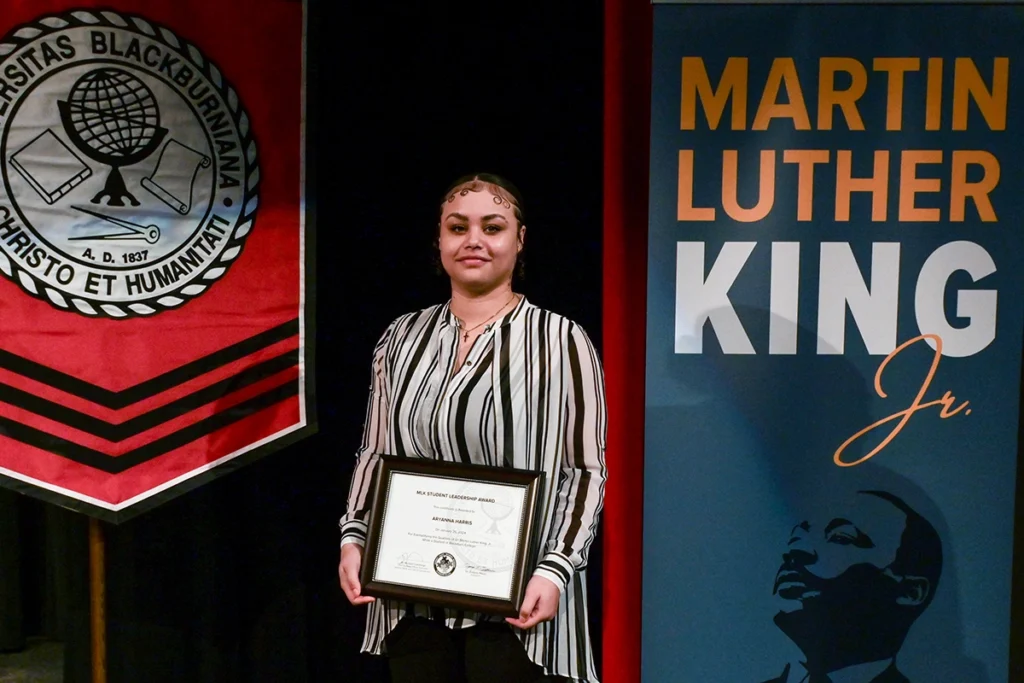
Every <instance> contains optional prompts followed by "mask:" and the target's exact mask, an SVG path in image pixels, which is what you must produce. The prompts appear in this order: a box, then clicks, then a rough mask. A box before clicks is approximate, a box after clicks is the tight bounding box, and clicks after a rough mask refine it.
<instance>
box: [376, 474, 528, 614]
mask: <svg viewBox="0 0 1024 683" xmlns="http://www.w3.org/2000/svg"><path fill="white" fill-rule="evenodd" d="M387 491H388V493H387V507H386V509H385V513H384V516H383V523H382V524H381V531H380V543H379V546H378V551H377V562H376V565H375V568H374V576H373V578H374V580H376V581H383V582H386V583H393V584H401V585H405V586H415V587H420V588H432V589H435V590H441V591H454V592H458V593H465V594H467V595H476V596H481V597H487V598H496V599H499V600H509V599H511V597H512V579H513V572H514V570H515V560H516V553H517V551H518V544H519V537H520V528H521V525H522V523H523V506H524V505H525V501H526V493H527V487H526V486H521V485H516V484H492V483H485V482H476V481H466V480H464V479H449V478H447V477H438V476H427V475H422V474H414V473H410V472H392V473H391V474H390V482H389V484H388V487H387Z"/></svg>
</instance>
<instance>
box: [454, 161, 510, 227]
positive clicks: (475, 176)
mask: <svg viewBox="0 0 1024 683" xmlns="http://www.w3.org/2000/svg"><path fill="white" fill-rule="evenodd" d="M482 190H490V191H491V192H492V193H493V194H494V196H495V203H497V202H498V198H500V199H502V200H504V202H505V208H506V209H512V213H513V214H515V217H516V220H517V221H519V225H520V226H522V225H523V224H524V223H525V222H526V221H525V218H524V213H523V195H522V193H520V192H519V188H518V187H516V186H515V185H513V184H512V183H511V182H510V181H508V180H506V179H505V178H502V177H501V176H500V175H497V174H494V173H471V174H469V175H464V176H462V177H460V178H456V180H455V182H453V183H452V184H451V185H449V186H448V189H447V190H445V193H444V194H443V195H442V196H441V207H442V210H443V207H444V205H445V204H447V203H448V202H452V201H455V195H456V194H461V195H462V196H465V195H467V194H468V193H470V192H480V191H482Z"/></svg>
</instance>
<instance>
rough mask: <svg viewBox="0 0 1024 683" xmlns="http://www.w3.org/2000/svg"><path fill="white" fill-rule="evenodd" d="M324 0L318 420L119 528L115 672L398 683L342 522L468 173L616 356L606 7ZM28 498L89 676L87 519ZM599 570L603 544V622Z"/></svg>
mask: <svg viewBox="0 0 1024 683" xmlns="http://www.w3.org/2000/svg"><path fill="white" fill-rule="evenodd" d="M414 5H415V6H414ZM309 7H310V17H309V45H310V48H309V62H308V77H307V78H308V87H309V106H308V125H309V133H308V140H309V144H308V149H309V159H308V161H309V163H308V173H309V178H308V181H309V192H308V194H309V199H308V201H309V208H310V215H311V218H312V219H313V220H314V221H315V225H316V236H315V239H316V254H317V259H316V260H317V263H316V269H317V272H316V275H315V280H314V284H313V286H312V288H311V289H310V293H311V294H312V295H313V296H314V298H315V308H316V323H315V325H316V329H315V344H316V362H315V379H316V391H317V394H318V396H317V402H318V408H317V413H318V418H319V424H320V431H319V433H318V434H317V435H316V436H314V437H312V438H310V439H307V440H305V441H302V442H299V443H298V444H295V445H293V446H290V447H288V448H286V449H284V450H282V451H279V452H277V453H275V454H273V455H271V456H268V457H266V458H265V459H263V460H261V461H258V462H257V463H255V464H252V465H249V466H247V467H245V468H243V469H241V470H239V471H237V472H234V473H231V474H229V475H226V476H223V477H221V478H220V479H218V480H216V481H214V482H213V483H210V484H208V485H206V486H203V487H201V488H199V489H198V490H196V491H193V492H190V493H188V494H185V495H183V496H181V497H179V498H177V499H175V500H173V501H171V502H169V503H166V504H164V505H163V506H161V507H159V508H157V509H155V510H153V511H150V512H147V513H145V514H143V515H141V516H140V517H138V518H135V519H133V520H131V521H129V522H126V523H124V524H122V525H120V526H116V527H115V526H109V525H106V533H107V556H108V570H107V582H108V653H109V654H108V659H109V661H108V669H109V674H108V678H109V683H127V682H129V681H131V682H133V683H134V682H135V681H138V680H140V679H143V678H144V679H145V680H147V681H151V682H152V683H161V682H163V681H167V682H168V683H170V682H172V681H173V682H174V683H181V682H182V681H187V682H188V683H205V682H210V683H214V682H215V683H234V682H239V683H257V682H259V683H262V682H266V683H283V682H285V681H287V682H288V683H304V682H310V683H313V682H320V681H346V682H352V683H356V682H359V681H377V680H386V677H383V673H384V671H383V669H382V667H381V663H380V662H379V661H377V659H376V658H371V657H369V656H366V655H359V654H358V650H359V646H360V642H361V638H362V628H363V619H364V613H365V609H355V608H352V607H350V606H349V605H348V604H347V602H346V601H345V600H344V597H343V595H342V593H341V590H340V588H339V587H338V580H337V562H338V542H339V535H338V530H337V519H338V517H339V516H340V515H341V514H342V513H343V511H344V501H345V494H346V492H347V488H348V482H349V477H350V475H351V471H352V466H353V465H354V453H355V450H356V448H357V446H358V442H359V438H360V430H361V426H362V419H363V412H364V409H365V401H366V398H367V389H368V387H369V380H370V360H371V355H372V348H373V345H374V343H375V342H376V340H377V338H378V337H379V335H380V334H381V333H382V332H383V330H384V328H385V327H386V326H387V324H388V323H389V322H390V321H391V320H392V319H394V318H395V317H396V316H398V315H399V314H401V313H404V312H406V311H409V310H414V309H419V308H423V307H425V306H429V305H432V304H434V303H438V302H440V301H444V300H445V299H447V297H448V295H449V291H448V288H447V281H446V279H445V278H444V277H443V276H441V275H438V274H437V273H436V272H435V266H434V261H433V259H432V252H431V250H432V240H433V238H434V236H435V229H436V227H435V226H436V222H437V216H438V210H439V205H440V199H441V195H442V193H443V192H444V190H445V189H446V187H447V186H448V184H449V182H450V181H451V180H453V179H454V178H455V177H457V176H459V175H462V174H464V173H468V172H474V171H480V170H484V171H490V172H496V173H499V174H502V175H505V176H506V177H508V178H509V179H511V180H512V181H513V182H514V183H516V184H517V185H518V186H519V187H520V189H521V190H522V192H523V195H524V198H525V212H526V219H527V220H526V224H527V235H526V249H525V254H526V259H527V261H526V263H527V266H526V279H525V280H524V281H523V282H522V283H521V285H520V286H519V290H520V291H523V292H524V293H525V294H526V295H527V297H528V298H529V299H530V300H531V301H532V302H533V303H535V304H537V305H539V306H542V307H544V308H548V309H551V310H554V311H557V312H559V313H562V314H564V315H567V316H569V317H570V318H572V319H574V320H576V321H577V322H579V323H580V324H581V325H583V327H584V328H585V329H586V330H587V331H588V332H589V334H590V336H591V338H592V339H593V340H594V342H595V344H597V345H598V347H599V349H600V338H601V328H600V323H601V320H600V314H601V308H600V307H601V182H602V172H601V163H602V157H601V123H602V106H601V105H602V26H601V17H602V4H601V3H600V2H572V3H570V2H543V3H535V2H529V3H515V4H513V3H507V4H505V3H499V2H479V3H466V4H456V3H446V2H421V3H394V2H335V1H334V0H313V1H311V2H310V4H309ZM262 135H263V136H271V135H273V131H263V132H262ZM267 172H272V170H268V171H267ZM257 229H258V228H257ZM15 508H16V509H17V514H18V516H19V517H20V519H21V521H20V522H19V523H20V525H21V529H22V534H21V535H22V539H23V541H22V551H23V555H24V558H23V559H24V562H23V563H22V571H23V574H24V577H23V579H24V587H25V588H24V591H23V595H24V596H25V598H26V600H25V601H24V602H25V603H26V605H27V606H26V616H25V625H26V630H27V632H28V634H30V635H31V634H32V633H44V634H48V635H55V636H58V637H61V638H63V639H64V640H65V642H66V655H67V656H66V660H67V661H66V667H65V668H66V677H65V680H66V681H67V683H82V682H86V681H89V680H90V678H89V676H90V674H89V670H90V669H89V659H88V652H89V640H88V638H89V630H88V623H89V622H88V592H87V591H88V584H87V580H88V575H87V545H86V538H87V529H86V527H87V524H86V520H85V519H84V518H83V517H81V516H79V515H74V514H72V513H67V512H64V511H61V510H57V509H56V508H50V507H48V506H44V505H43V504H41V503H37V502H35V501H30V500H28V499H20V500H18V501H17V503H16V504H15ZM47 553H48V554H49V555H47ZM600 563H601V551H600V539H599V540H598V543H597V547H595V549H594V551H593V552H592V554H591V572H592V577H593V578H592V581H593V582H592V584H591V600H592V603H591V614H592V615H594V616H595V617H596V615H599V614H600V604H599V603H600V595H601V583H600ZM54 567H57V568H58V570H55V569H54ZM592 628H593V629H594V632H595V637H596V640H597V641H598V642H596V643H595V646H596V647H597V648H598V650H599V647H600V643H599V639H600V624H599V623H597V621H596V618H595V621H594V623H593V624H592Z"/></svg>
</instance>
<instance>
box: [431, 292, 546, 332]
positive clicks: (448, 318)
mask: <svg viewBox="0 0 1024 683" xmlns="http://www.w3.org/2000/svg"><path fill="white" fill-rule="evenodd" d="M529 306H530V302H528V301H527V300H526V295H525V294H520V295H519V303H517V304H516V305H515V306H514V307H513V308H512V310H511V311H509V312H508V313H506V314H505V315H503V316H502V317H500V318H498V320H497V321H496V322H493V323H491V324H490V326H489V327H488V329H493V328H494V327H507V326H508V325H511V324H512V323H513V322H514V321H516V320H518V319H519V318H520V317H522V315H523V311H525V310H526V308H527V307H529ZM458 325H459V321H458V319H457V318H456V317H455V314H454V313H452V300H451V299H449V300H448V301H446V302H445V304H444V307H443V308H442V310H441V328H442V329H443V328H445V327H448V326H451V327H458Z"/></svg>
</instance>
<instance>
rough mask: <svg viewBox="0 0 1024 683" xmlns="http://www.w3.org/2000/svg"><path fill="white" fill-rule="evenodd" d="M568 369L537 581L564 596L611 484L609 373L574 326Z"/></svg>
mask: <svg viewBox="0 0 1024 683" xmlns="http://www.w3.org/2000/svg"><path fill="white" fill-rule="evenodd" d="M565 353H566V357H565V358H564V359H563V362H564V363H567V364H568V369H569V372H568V376H569V382H568V384H567V391H566V396H565V403H566V405H565V408H566V410H565V422H564V425H563V429H564V438H563V440H564V442H565V450H564V452H563V455H562V468H561V471H560V473H559V477H558V483H557V486H558V490H557V499H556V502H555V510H554V517H553V519H552V522H551V535H550V536H549V540H548V543H547V545H546V547H545V548H543V552H544V554H543V556H542V557H541V561H540V563H539V564H538V566H537V569H536V571H535V572H534V575H538V576H543V577H544V578H546V579H549V580H551V581H553V582H554V583H555V585H556V586H558V589H559V591H564V590H565V587H566V585H568V583H569V581H570V580H571V579H572V575H573V572H575V571H577V570H579V569H583V568H584V567H586V565H587V554H588V551H589V549H590V544H591V543H592V542H593V540H594V535H595V533H596V531H597V522H598V517H599V515H600V512H601V507H602V505H603V504H604V483H605V479H606V478H607V474H608V472H607V470H606V469H605V460H604V450H605V438H606V434H607V426H608V425H607V407H606V405H605V391H604V372H603V370H602V369H601V361H600V359H599V358H598V356H597V351H596V350H595V349H594V346H593V344H591V342H590V339H589V338H588V337H587V335H586V333H585V332H584V331H583V329H582V328H581V327H580V326H579V325H576V324H572V325H571V327H570V330H569V334H568V343H567V346H566V350H565Z"/></svg>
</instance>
